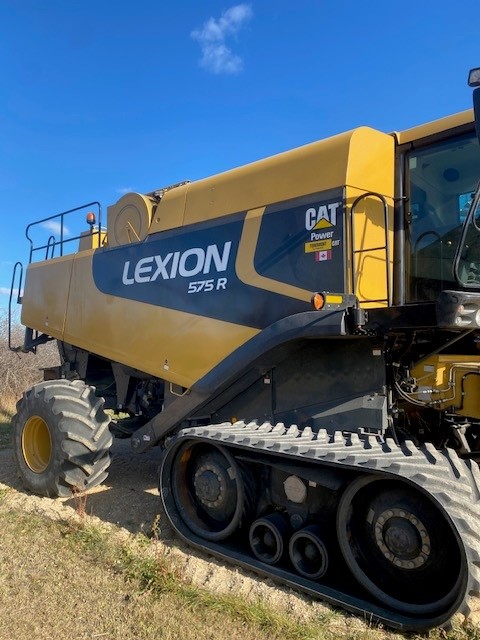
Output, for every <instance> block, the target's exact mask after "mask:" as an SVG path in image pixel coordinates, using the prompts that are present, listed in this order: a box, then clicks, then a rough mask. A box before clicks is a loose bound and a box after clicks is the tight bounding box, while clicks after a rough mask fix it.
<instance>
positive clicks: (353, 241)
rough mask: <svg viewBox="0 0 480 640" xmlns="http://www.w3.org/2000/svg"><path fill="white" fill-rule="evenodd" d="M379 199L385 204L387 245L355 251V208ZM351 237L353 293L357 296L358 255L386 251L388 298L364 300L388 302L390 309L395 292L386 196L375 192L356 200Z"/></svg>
mask: <svg viewBox="0 0 480 640" xmlns="http://www.w3.org/2000/svg"><path fill="white" fill-rule="evenodd" d="M371 197H374V198H378V199H379V200H380V202H381V203H382V204H383V226H384V231H385V244H384V245H380V246H378V247H368V248H367V249H355V248H354V247H355V224H354V214H355V207H356V206H357V205H358V203H359V202H361V201H362V200H366V199H367V198H371ZM350 213H351V215H350V236H351V247H352V270H351V271H352V280H351V288H352V293H353V294H356V291H355V289H356V286H355V275H356V273H355V260H354V257H355V255H356V254H357V253H368V252H370V251H385V262H386V265H385V266H386V272H385V276H386V280H385V282H386V286H387V297H386V298H379V299H375V300H364V302H386V303H387V305H388V306H389V307H390V306H392V295H393V291H392V284H391V276H390V243H389V237H388V236H389V224H388V203H387V200H386V198H385V196H383V195H382V194H381V193H376V192H375V191H367V192H366V193H362V194H361V195H359V196H358V198H356V199H355V200H354V201H353V203H352V206H351V207H350Z"/></svg>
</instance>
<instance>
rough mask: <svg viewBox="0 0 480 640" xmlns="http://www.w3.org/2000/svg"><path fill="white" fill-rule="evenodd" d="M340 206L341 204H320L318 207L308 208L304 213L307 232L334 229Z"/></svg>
mask: <svg viewBox="0 0 480 640" xmlns="http://www.w3.org/2000/svg"><path fill="white" fill-rule="evenodd" d="M341 205H342V203H341V202H331V203H330V204H320V205H318V207H309V208H308V209H307V210H306V211H305V228H306V229H307V231H312V229H327V228H329V227H334V226H335V225H336V224H337V210H338V208H339V207H341Z"/></svg>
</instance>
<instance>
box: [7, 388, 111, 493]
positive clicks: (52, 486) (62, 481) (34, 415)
mask: <svg viewBox="0 0 480 640" xmlns="http://www.w3.org/2000/svg"><path fill="white" fill-rule="evenodd" d="M103 405H104V400H103V398H98V397H97V396H96V395H95V390H94V388H93V387H89V386H87V385H85V384H84V383H83V382H82V381H80V380H76V381H73V382H72V381H68V380H49V381H48V382H42V383H40V384H37V385H35V386H34V387H32V388H31V389H30V390H29V391H27V392H26V393H25V394H24V396H23V398H22V399H21V400H20V401H19V402H18V403H17V414H16V416H15V417H14V418H13V451H14V457H15V461H16V464H17V469H18V474H19V476H20V478H21V480H22V483H23V484H24V486H25V487H26V488H27V489H29V490H30V491H32V492H33V493H36V494H38V495H42V496H47V497H49V498H54V497H57V496H69V495H72V493H74V492H75V491H84V490H86V489H90V488H92V487H95V486H97V485H99V484H101V483H102V482H103V481H104V480H105V478H106V477H107V475H108V471H107V470H108V467H109V465H110V446H111V444H112V435H111V433H110V430H109V428H108V425H109V422H110V418H109V417H108V416H107V414H106V413H105V412H104V410H103Z"/></svg>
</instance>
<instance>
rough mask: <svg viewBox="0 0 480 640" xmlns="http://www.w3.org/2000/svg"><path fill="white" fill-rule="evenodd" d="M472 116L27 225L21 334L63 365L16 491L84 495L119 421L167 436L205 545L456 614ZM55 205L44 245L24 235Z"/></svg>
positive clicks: (477, 265)
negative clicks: (55, 225)
mask: <svg viewBox="0 0 480 640" xmlns="http://www.w3.org/2000/svg"><path fill="white" fill-rule="evenodd" d="M471 84H472V86H475V85H479V84H480V72H479V70H474V71H473V72H471ZM479 91H480V89H476V91H475V92H474V100H475V101H476V103H477V109H476V120H477V124H478V123H479V122H480V104H479V103H480V98H479ZM474 120H475V119H474V114H473V112H470V111H468V112H465V113H460V114H457V115H453V116H451V117H447V118H444V119H442V120H439V121H436V122H431V123H429V124H426V125H422V126H419V127H415V128H413V129H409V130H408V131H402V132H400V133H393V134H386V133H382V132H380V131H376V130H374V129H371V128H367V127H360V128H357V129H354V130H352V131H349V132H347V133H343V134H340V135H337V136H334V137H331V138H328V139H326V140H322V141H320V142H315V143H313V144H309V145H307V146H304V147H301V148H299V149H294V150H292V151H289V152H287V153H282V154H280V155H277V156H274V157H272V158H268V159H266V160H262V161H259V162H255V163H253V164H250V165H247V166H244V167H240V168H238V169H234V170H231V171H227V172H226V173H222V174H219V175H217V176H214V177H211V178H207V179H204V180H200V181H197V182H192V183H190V182H184V183H181V184H177V185H173V186H171V187H167V188H164V189H159V190H157V191H153V192H152V193H147V194H143V195H142V194H138V193H131V194H128V195H125V196H124V197H122V198H121V199H120V200H119V201H118V202H117V203H116V204H114V205H113V206H111V207H109V208H108V216H107V225H106V231H105V230H103V229H102V226H101V219H100V217H101V216H100V207H99V205H98V204H97V203H90V204H88V205H86V206H85V207H80V208H78V209H74V210H71V211H69V212H65V213H62V214H59V215H57V216H52V217H51V218H48V219H46V220H43V221H39V222H36V223H33V224H32V225H29V227H28V228H27V238H28V239H30V249H31V250H30V264H29V265H28V269H27V270H26V277H25V283H24V284H25V287H24V294H23V297H22V298H21V299H20V300H19V302H21V303H22V323H23V324H24V325H25V327H26V333H25V343H24V345H23V346H22V347H21V350H23V351H35V350H36V349H37V347H39V346H40V345H42V344H43V343H46V342H47V341H50V340H53V339H55V340H56V341H57V342H58V347H59V352H60V356H61V365H60V366H59V367H56V368H52V369H48V370H46V371H45V381H44V382H42V383H40V384H37V385H35V386H34V387H33V388H32V389H30V390H28V391H27V392H26V393H25V394H24V397H23V399H22V400H20V401H19V403H18V407H17V409H18V413H17V415H16V417H15V419H14V451H15V457H16V462H17V466H18V471H19V474H20V476H21V478H22V480H23V482H24V484H25V486H26V487H27V488H28V489H30V490H31V491H33V492H35V493H38V494H40V495H45V496H51V497H54V496H59V495H60V496H65V495H69V494H70V493H71V491H72V490H75V489H81V490H83V489H89V488H90V487H93V486H94V485H97V484H99V483H101V482H103V481H104V480H105V478H106V477H107V472H108V465H109V461H110V457H109V455H110V454H109V448H110V445H111V441H112V435H111V434H113V435H115V436H120V437H131V444H132V447H133V450H134V451H136V452H138V453H141V452H143V451H145V450H146V449H149V448H150V447H153V446H160V448H161V453H162V455H161V460H162V465H161V472H160V480H159V482H160V493H161V496H162V500H163V504H164V507H165V510H166V513H167V515H168V518H169V519H170V520H171V522H172V524H173V526H174V528H175V529H176V531H177V532H178V534H179V535H180V536H181V537H182V538H183V539H184V540H186V541H187V542H189V543H190V544H191V545H193V546H195V547H197V548H198V549H201V550H205V551H207V552H208V553H212V554H214V555H216V556H218V557H220V558H224V559H226V560H228V561H230V562H233V563H235V564H237V565H239V566H242V567H246V568H249V569H253V570H254V571H257V572H260V573H261V574H263V575H266V576H269V577H271V578H273V579H275V580H277V581H279V582H281V583H284V584H287V585H290V586H292V587H294V588H297V589H301V590H303V591H306V592H307V593H309V594H311V595H313V596H316V597H320V598H322V599H324V600H326V601H328V602H330V603H332V604H334V605H338V606H341V607H344V608H346V609H348V610H350V611H353V612H355V613H357V614H360V615H362V616H367V617H368V618H369V619H374V620H377V621H381V622H383V623H385V624H387V625H389V626H392V627H396V628H399V629H403V630H412V631H419V630H425V629H428V628H431V627H434V626H436V625H441V624H444V623H446V622H447V621H448V620H449V619H450V618H451V617H452V615H453V614H454V613H456V612H462V613H465V614H467V613H468V611H469V604H468V603H469V599H470V597H472V596H478V595H479V590H480V472H479V468H478V461H479V460H480V191H479V190H478V188H477V183H478V180H479V177H480V147H479V141H478V138H477V135H476V133H475V121H474ZM94 205H95V206H97V207H98V211H96V212H95V214H94V213H92V211H91V209H92V207H93V206H94ZM82 209H83V210H84V213H85V212H86V211H88V212H89V213H88V216H87V220H88V222H89V223H90V231H86V232H84V233H82V234H81V235H80V237H79V238H76V239H75V240H76V241H78V239H79V243H78V251H76V252H75V253H71V252H69V251H68V249H69V247H72V246H73V245H71V244H69V241H70V240H71V238H70V239H69V240H66V232H65V225H64V219H65V217H66V216H67V215H68V216H74V215H75V214H76V213H77V214H78V211H79V210H82ZM52 220H53V221H56V222H59V223H60V227H61V232H60V236H59V237H58V238H56V237H50V238H49V239H48V240H47V241H45V242H43V243H42V242H41V243H40V244H38V243H35V242H33V241H32V240H31V238H32V237H33V235H34V231H35V229H39V228H40V227H41V226H42V224H43V223H45V221H47V222H51V221H52ZM76 246H77V242H76ZM22 285H23V268H22V265H21V264H20V263H17V266H16V268H15V271H14V276H13V282H12V290H13V287H14V286H18V288H19V289H21V287H22ZM105 409H111V410H113V411H112V412H111V413H113V415H114V420H113V421H112V422H110V418H109V416H107V414H106V413H105ZM109 422H110V423H109ZM159 457H160V451H159ZM140 471H141V465H139V472H140Z"/></svg>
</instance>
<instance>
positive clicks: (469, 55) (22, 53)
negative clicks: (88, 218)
mask: <svg viewBox="0 0 480 640" xmlns="http://www.w3.org/2000/svg"><path fill="white" fill-rule="evenodd" d="M477 14H478V0H477V1H474V0H461V1H460V2H457V3H455V4H452V3H451V2H448V3H447V2H445V1H444V0H436V1H433V0H402V2H387V0H370V1H369V0H366V2H358V1H354V0H335V2H333V1H332V0H329V1H326V0H297V2H291V1H288V2H287V1H286V0H262V1H260V0H252V1H251V2H235V1H233V2H228V0H227V1H226V2H220V1H216V0H212V1H203V2H198V0H197V1H194V0H177V2H175V3H173V2H161V1H159V0H157V2H153V1H151V0H137V2H125V1H124V0H117V1H116V2H115V3H112V2H110V1H108V2H107V0H82V1H81V2H80V1H79V0H0V64H1V65H2V71H1V74H0V207H1V219H2V222H3V225H4V228H3V233H2V234H1V236H0V308H1V307H4V306H5V305H6V303H7V301H8V297H7V295H5V291H6V289H8V288H9V286H10V279H11V269H12V264H13V263H14V262H15V261H16V260H23V261H25V260H28V252H27V243H26V240H25V238H24V229H25V227H26V225H27V224H28V223H29V222H32V221H34V220H37V219H39V218H42V217H45V216H49V215H53V214H55V213H58V212H60V211H64V210H66V209H70V208H72V207H75V206H79V205H81V204H83V203H86V202H90V201H92V200H99V201H100V202H101V203H102V206H103V207H104V212H106V207H107V206H108V205H109V204H112V203H114V202H116V201H117V200H118V198H119V197H120V196H121V195H122V194H123V193H125V192H126V191H131V190H132V191H140V192H143V191H151V190H153V189H156V188H160V187H162V186H165V185H168V184H171V183H175V182H178V181H181V180H185V179H190V180H195V179H198V178H202V177H205V176H208V175H212V174H214V173H217V172H220V171H224V170H227V169H230V168H232V167H235V166H238V165H241V164H244V163H247V162H251V161H254V160H257V159H259V158H263V157H266V156H268V155H272V154H274V153H278V152H281V151H285V150H287V149H290V148H293V147H296V146H300V145H302V144H306V143H308V142H311V141H313V140H318V139H320V138H323V137H326V136H329V135H332V134H335V133H339V132H341V131H345V130H348V129H351V128H353V127H355V126H358V125H364V124H366V125H370V126H373V127H375V128H378V129H381V130H384V131H392V130H395V129H397V130H398V129H405V128H408V127H410V126H413V125H415V124H420V123H421V122H425V121H429V120H433V119H435V118H437V117H442V116H444V115H448V114H450V113H454V112H457V111H462V110H464V109H467V108H470V106H471V90H470V89H469V88H468V87H467V85H466V77H467V72H468V70H469V68H471V67H474V66H480V43H479V39H478V26H477V25H476V19H475V18H476V16H477ZM104 215H105V213H104ZM82 221H83V215H82V216H81V220H80V221H79V224H80V223H81V222H82Z"/></svg>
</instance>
